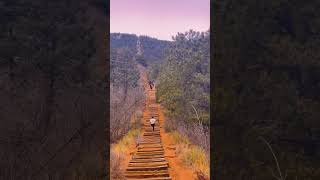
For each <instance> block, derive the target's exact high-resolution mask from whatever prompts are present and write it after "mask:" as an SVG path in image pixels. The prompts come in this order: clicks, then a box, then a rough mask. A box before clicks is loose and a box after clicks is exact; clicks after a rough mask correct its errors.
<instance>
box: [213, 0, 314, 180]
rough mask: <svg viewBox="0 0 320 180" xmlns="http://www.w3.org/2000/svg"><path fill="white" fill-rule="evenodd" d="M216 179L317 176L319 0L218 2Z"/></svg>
mask: <svg viewBox="0 0 320 180" xmlns="http://www.w3.org/2000/svg"><path fill="white" fill-rule="evenodd" d="M213 4H214V7H215V13H216V17H217V18H216V19H215V20H216V21H215V22H216V23H215V25H214V32H216V34H215V35H214V38H215V39H214V40H213V42H214V43H215V51H214V54H215V56H214V61H213V65H214V72H213V75H214V76H213V82H212V83H213V84H214V86H213V92H214V94H213V102H212V103H213V107H214V110H213V111H214V112H215V113H214V116H215V117H214V121H213V127H214V131H213V136H212V137H213V138H214V139H215V145H214V147H215V148H214V149H213V151H214V154H215V157H214V158H215V163H214V167H215V168H214V171H215V172H214V174H215V176H216V178H217V179H261V180H264V179H272V178H274V176H273V173H272V172H276V169H277V167H276V165H275V163H274V158H273V156H272V154H271V153H270V151H269V150H268V148H267V147H266V145H265V143H264V142H263V141H261V140H260V138H259V137H263V138H264V139H266V141H267V142H268V143H270V146H271V147H272V149H273V150H274V152H275V154H276V155H277V159H278V161H279V164H280V167H281V170H282V174H286V175H287V179H317V177H319V171H320V169H319V167H320V164H319V161H318V162H317V161H316V160H315V159H319V153H317V152H319V146H318V144H319V140H320V134H319V132H320V123H319V121H318V119H319V107H320V106H319V105H320V102H319V100H320V98H319V93H318V92H319V90H320V86H319V82H320V78H319V77H320V67H319V61H318V59H319V58H318V57H319V55H320V54H319V52H320V51H319V47H320V46H319V42H320V41H319V38H318V32H319V30H320V23H319V22H320V21H319V18H318V17H319V11H318V10H317V9H319V6H320V3H319V2H318V1H308V2H305V1H304V2H302V1H286V0H262V1H259V2H257V1H236V0H227V1H223V2H222V1H220V2H218V1H215V2H214V3H213Z"/></svg>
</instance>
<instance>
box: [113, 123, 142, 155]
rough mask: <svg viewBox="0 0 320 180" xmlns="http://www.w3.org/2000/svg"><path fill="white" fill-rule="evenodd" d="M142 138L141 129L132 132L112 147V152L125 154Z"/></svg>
mask: <svg viewBox="0 0 320 180" xmlns="http://www.w3.org/2000/svg"><path fill="white" fill-rule="evenodd" d="M139 136H140V129H132V130H130V131H129V132H128V133H127V134H126V135H125V136H124V137H123V138H122V139H120V141H118V143H117V144H114V145H112V149H111V151H113V152H117V153H125V152H127V151H128V150H129V147H130V145H131V144H132V143H134V142H135V141H136V139H137V138H138V137H139Z"/></svg>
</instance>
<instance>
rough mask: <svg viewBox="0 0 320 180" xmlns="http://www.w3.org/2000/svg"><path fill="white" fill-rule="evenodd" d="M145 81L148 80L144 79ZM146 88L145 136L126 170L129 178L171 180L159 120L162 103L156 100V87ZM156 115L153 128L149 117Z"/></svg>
mask: <svg viewBox="0 0 320 180" xmlns="http://www.w3.org/2000/svg"><path fill="white" fill-rule="evenodd" d="M144 81H145V82H148V81H146V80H144ZM145 88H146V96H147V100H146V108H145V111H144V115H143V132H142V134H143V136H142V139H141V141H140V142H139V144H138V146H137V150H136V152H135V154H134V155H133V156H132V159H131V160H130V162H129V164H128V167H127V169H126V172H125V176H126V178H127V179H131V180H132V179H147V180H148V179H149V180H169V179H171V178H170V175H169V171H168V168H169V164H168V161H167V160H166V158H165V156H164V148H163V145H162V142H161V132H162V131H160V128H162V123H163V122H162V121H159V110H160V105H159V104H157V103H156V101H155V99H156V98H155V91H156V90H155V89H152V90H150V88H149V87H148V86H145ZM152 116H153V117H155V118H156V120H157V122H156V125H155V130H154V131H153V130H152V127H151V126H150V123H149V119H150V118H151V117H152Z"/></svg>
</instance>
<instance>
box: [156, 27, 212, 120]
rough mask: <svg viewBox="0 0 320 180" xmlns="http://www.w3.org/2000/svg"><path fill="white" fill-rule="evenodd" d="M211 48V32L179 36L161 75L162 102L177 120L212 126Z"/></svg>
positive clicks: (159, 84) (158, 88) (160, 93)
mask: <svg viewBox="0 0 320 180" xmlns="http://www.w3.org/2000/svg"><path fill="white" fill-rule="evenodd" d="M209 46H210V44H209V32H205V33H204V32H202V33H200V32H195V31H192V30H190V31H189V32H186V33H184V34H182V33H178V35H177V36H176V37H174V41H173V43H172V45H171V46H170V48H169V50H168V54H167V56H166V61H165V63H164V64H163V65H162V66H161V69H160V70H159V72H158V73H157V74H158V75H159V76H158V79H157V98H158V101H159V102H161V103H162V104H163V105H164V106H165V107H166V109H167V110H168V112H169V114H170V115H172V116H173V117H175V118H176V119H179V120H181V121H185V122H198V121H201V122H202V123H203V124H205V125H208V124H209V91H210V68H209V63H210V57H209V53H210V50H209ZM155 71H157V70H155Z"/></svg>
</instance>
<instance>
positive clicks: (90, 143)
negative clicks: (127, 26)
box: [0, 0, 107, 180]
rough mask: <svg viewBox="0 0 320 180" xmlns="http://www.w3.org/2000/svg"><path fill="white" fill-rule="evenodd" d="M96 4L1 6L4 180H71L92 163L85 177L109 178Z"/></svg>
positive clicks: (27, 1)
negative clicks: (92, 174)
mask: <svg viewBox="0 0 320 180" xmlns="http://www.w3.org/2000/svg"><path fill="white" fill-rule="evenodd" d="M95 2H97V0H92V1H86V0H80V1H75V0H71V1H68V2H66V1H48V2H47V1H40V0H33V1H31V0H16V1H10V0H4V1H1V2H0V21H1V27H0V79H1V80H0V87H1V88H0V99H1V102H0V117H1V125H0V128H1V130H0V133H1V134H0V136H1V143H0V149H1V152H0V166H1V167H0V169H1V173H0V179H26V180H29V179H32V180H37V179H53V180H54V179H69V178H71V177H72V176H73V174H76V173H77V171H78V170H79V169H81V168H82V167H88V166H89V164H90V167H91V169H82V170H83V171H82V172H81V178H85V179H92V178H94V179H100V178H104V177H105V170H104V155H103V153H104V147H105V134H104V133H105V131H104V130H105V129H104V128H105V127H104V124H105V117H106V109H105V107H106V106H107V97H106V93H105V90H106V89H105V87H106V83H107V81H106V77H107V76H106V74H107V71H106V70H105V69H103V68H101V67H100V66H103V67H105V65H106V62H105V59H104V60H103V58H98V57H99V56H100V55H101V51H100V48H99V47H98V46H100V45H98V44H99V43H97V41H100V40H101V39H100V38H101V36H100V35H101V34H99V33H98V32H99V31H98V29H99V28H101V27H102V26H103V25H101V23H100V21H96V22H97V23H96V24H92V23H91V22H92V21H94V20H97V19H100V18H101V16H103V12H101V11H100V10H101V9H100V10H97V8H96V6H95V5H94V3H95ZM93 11H94V13H93ZM103 23H105V22H103ZM99 36H100V37H99ZM100 44H101V43H100ZM104 53H105V51H104ZM98 66H99V67H98ZM88 159H91V160H95V161H96V164H95V166H91V165H92V161H91V162H90V161H88ZM89 171H91V172H95V173H96V174H95V176H94V177H92V176H91V175H90V174H91V172H89ZM85 174H87V175H88V176H87V177H84V176H83V175H85Z"/></svg>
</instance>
